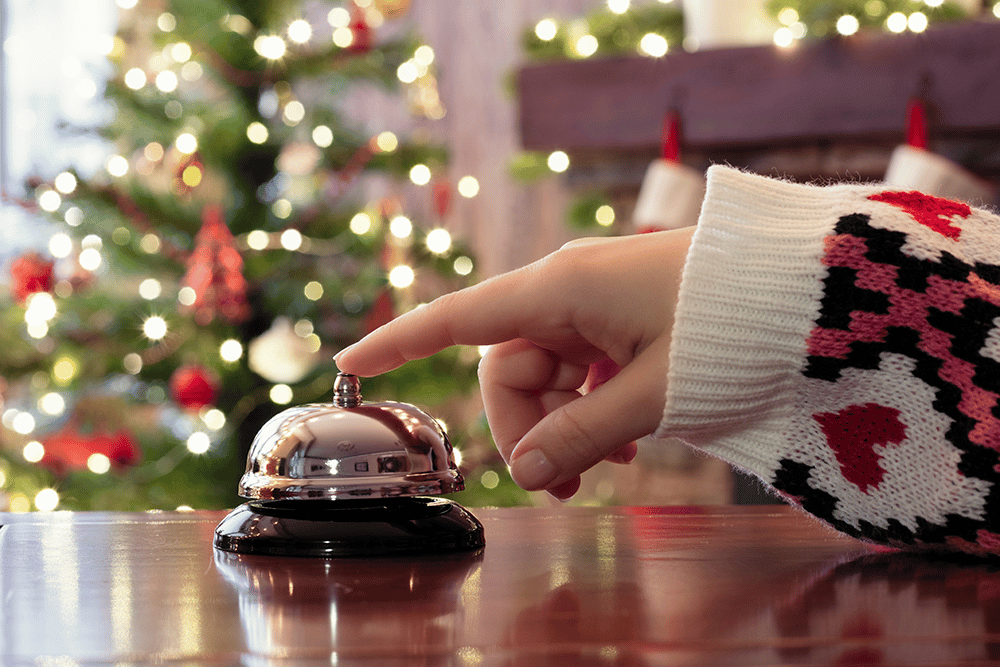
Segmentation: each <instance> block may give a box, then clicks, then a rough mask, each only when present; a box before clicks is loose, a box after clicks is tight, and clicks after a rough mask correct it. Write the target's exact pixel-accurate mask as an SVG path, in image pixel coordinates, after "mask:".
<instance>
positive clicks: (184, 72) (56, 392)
mask: <svg viewBox="0 0 1000 667" xmlns="http://www.w3.org/2000/svg"><path fill="white" fill-rule="evenodd" d="M116 3H117V5H118V6H119V7H120V8H121V9H123V10H129V9H133V8H135V7H136V6H137V4H138V0H116ZM352 7H353V8H355V9H360V10H362V11H363V12H364V19H365V21H366V23H367V24H368V26H370V27H372V28H377V27H378V26H379V25H381V22H382V20H383V17H382V16H381V14H380V13H379V12H378V10H377V9H376V8H375V7H374V6H373V5H372V3H371V1H370V0H353V3H352ZM326 18H327V21H328V23H329V26H330V30H331V31H332V32H331V36H330V39H331V40H332V42H333V43H334V44H335V45H336V46H338V47H340V48H343V49H347V48H349V47H350V46H351V44H352V40H353V39H354V38H355V33H354V31H352V30H351V28H350V23H351V21H352V14H351V12H350V11H348V9H346V8H345V7H335V8H333V9H331V10H330V12H329V14H328V15H327V17H326ZM224 22H225V26H226V27H228V29H230V30H233V31H234V32H238V33H241V34H249V33H250V32H251V31H252V29H253V27H252V26H251V25H250V23H249V21H247V20H246V19H245V18H243V17H241V16H237V15H229V16H227V17H225V19H224ZM155 23H156V26H157V29H159V30H160V31H162V32H164V33H170V32H172V31H173V30H174V29H175V27H176V24H177V21H176V17H174V16H173V15H171V14H170V13H169V12H163V13H161V14H160V15H159V16H158V17H157V18H156V21H155ZM317 32H318V31H316V30H314V29H313V26H312V25H311V24H310V23H309V22H308V21H306V20H304V19H296V20H293V21H291V22H290V23H289V24H288V25H287V26H286V28H285V30H284V31H283V33H281V34H261V35H257V36H256V37H255V38H254V40H253V48H254V50H255V51H256V53H258V54H259V55H260V56H262V57H263V58H266V59H268V60H272V61H276V60H280V59H282V58H283V57H285V55H286V53H287V52H288V50H289V48H290V46H291V45H305V44H307V43H309V42H310V40H313V39H316V38H317V37H316V35H317ZM125 49H126V45H125V43H124V42H123V40H122V39H121V38H120V37H118V36H114V37H108V38H106V39H101V40H99V41H98V50H99V51H100V53H101V54H102V55H104V56H106V57H109V58H111V57H115V58H121V57H122V56H123V54H124V52H125ZM434 59H435V54H434V51H433V49H432V48H431V47H430V46H428V45H421V46H419V47H418V48H416V50H415V51H414V53H413V57H412V58H410V59H409V60H406V61H405V62H403V63H402V64H401V65H400V66H399V67H398V69H397V71H396V77H397V78H398V79H399V81H400V82H401V83H402V84H404V87H405V88H406V90H407V96H408V98H409V100H410V102H411V107H412V108H414V109H416V111H417V112H418V113H420V114H422V115H423V116H424V117H426V118H428V119H431V120H437V119H440V118H443V117H444V116H445V108H444V106H443V105H442V103H441V100H440V98H439V97H438V94H437V84H436V79H435V76H434V74H433V69H432V67H431V66H432V64H433V62H434ZM204 73H205V66H203V65H202V64H201V63H199V62H198V60H197V54H196V53H195V50H194V49H193V48H192V46H191V45H190V44H188V43H186V42H183V41H176V42H172V43H169V44H167V46H165V47H163V48H162V49H159V50H157V51H155V52H154V53H153V54H152V56H151V57H150V58H149V60H148V62H147V63H145V64H144V65H143V66H138V65H137V66H133V67H130V68H128V69H127V70H126V71H125V72H124V73H123V76H122V82H123V83H124V85H125V86H126V87H127V88H128V89H130V90H132V91H136V92H138V91H141V90H142V89H143V88H145V87H147V86H153V87H155V89H157V90H158V91H160V92H162V93H173V92H175V91H177V89H178V88H179V87H180V86H182V85H184V84H185V83H194V82H197V81H199V80H200V79H201V78H202V77H203V76H204ZM285 85H286V86H287V84H285ZM281 88H282V82H278V83H277V84H276V85H275V91H276V92H274V93H273V94H272V95H273V97H274V99H270V98H269V97H268V94H265V95H264V96H263V97H262V99H261V101H260V108H261V110H262V111H263V112H265V113H263V114H262V115H265V116H270V117H273V116H277V117H278V119H280V121H281V122H282V123H283V124H285V125H286V126H289V127H294V126H296V125H298V124H299V123H302V122H304V121H305V120H306V118H307V110H306V107H305V104H304V103H303V102H302V101H300V100H297V99H290V89H285V90H282V89H281ZM96 90H97V89H96V86H95V87H94V88H93V90H91V89H90V88H87V89H85V90H83V91H82V92H81V93H80V94H81V95H86V96H87V97H90V98H92V97H94V96H95V95H96ZM279 97H280V98H281V101H280V105H279V101H278V98H279ZM279 107H280V109H279ZM269 110H270V111H271V113H266V112H267V111H269ZM164 113H165V115H166V116H167V117H168V118H170V119H172V120H177V119H181V118H183V117H184V109H183V106H182V104H181V103H180V102H179V101H178V100H176V99H171V100H169V101H167V102H166V103H165V107H164ZM198 134H199V132H198V127H197V123H192V124H190V125H189V126H188V127H185V128H184V129H183V130H182V131H181V132H179V133H178V134H177V135H176V137H175V138H174V140H173V142H172V144H170V145H164V144H161V143H160V142H157V141H151V142H149V143H148V144H146V145H145V146H144V147H143V148H142V149H141V151H138V152H137V154H135V155H132V156H131V157H129V156H127V155H123V154H117V153H116V154H112V155H109V156H108V158H107V160H106V161H105V163H104V165H103V172H104V174H105V175H99V177H100V178H110V180H111V183H112V184H114V182H115V181H116V180H122V179H127V178H130V177H132V175H133V173H134V174H135V175H137V176H140V177H147V176H150V175H151V174H153V173H154V171H155V170H156V168H157V167H158V166H159V165H162V164H163V163H164V161H165V160H167V159H168V158H169V157H170V156H171V155H173V156H174V159H175V160H188V161H189V162H188V164H187V165H186V166H184V167H183V169H182V170H181V171H180V173H179V179H178V180H179V182H180V184H181V185H182V186H183V187H186V188H195V187H197V186H199V185H200V184H202V182H203V180H204V179H205V178H206V173H205V168H204V166H203V165H202V164H200V163H199V162H198V161H197V160H196V159H194V158H195V156H196V155H197V151H198V149H199V139H198ZM269 134H270V131H269V129H268V127H267V126H266V125H264V124H263V123H261V122H259V121H253V122H250V123H249V124H248V125H247V127H246V136H247V139H248V140H249V141H251V142H252V143H255V144H264V143H265V142H267V141H268V139H269ZM308 136H309V137H310V139H311V141H312V143H313V144H314V146H315V147H316V148H318V149H323V148H327V147H330V146H331V145H332V144H333V142H334V139H335V136H334V129H333V128H331V127H330V126H328V125H325V124H316V125H315V126H314V127H312V128H311V129H310V131H309V132H308ZM399 145H400V141H399V138H398V137H397V135H396V134H395V133H393V132H391V131H388V130H386V131H381V132H378V133H376V134H375V135H374V136H373V137H371V139H370V141H369V142H367V144H366V145H365V146H364V147H363V150H367V151H369V152H370V154H371V155H377V154H379V153H383V154H387V153H392V152H394V151H396V150H397V148H398V147H399ZM279 170H280V165H279ZM408 176H409V181H410V182H412V183H413V184H414V185H415V186H418V187H420V186H429V185H431V184H432V183H433V181H434V180H435V173H434V169H433V168H432V167H431V165H428V164H416V165H414V166H412V168H411V169H410V170H409V174H408ZM79 185H80V183H79V182H78V179H77V176H76V175H74V174H73V173H72V172H70V171H64V172H62V173H59V174H58V175H57V176H56V177H55V178H54V179H52V180H51V182H47V183H43V184H41V185H39V186H37V187H36V188H35V191H34V193H33V195H34V197H33V198H34V204H35V205H37V207H38V208H39V209H41V210H42V211H45V212H46V213H49V214H51V215H53V216H56V217H61V218H62V220H63V221H64V222H65V223H66V224H67V225H68V226H70V227H74V228H75V227H79V226H80V225H81V224H82V223H83V222H84V217H85V214H84V211H83V209H81V207H80V206H77V205H75V204H73V203H72V197H73V195H74V193H76V192H77V190H78V187H79ZM454 187H455V191H456V192H457V193H458V194H459V195H460V196H461V197H463V198H466V199H471V198H474V197H476V196H477V195H478V194H479V190H480V184H479V181H478V179H477V178H476V177H475V176H473V175H471V174H467V175H463V176H461V177H460V178H458V179H457V181H456V182H455V186H454ZM270 210H271V213H272V214H273V215H274V217H275V218H277V219H279V220H288V219H292V218H293V212H294V210H293V204H292V202H291V201H290V200H289V199H288V198H284V197H278V198H276V199H275V200H274V201H273V202H272V203H271V204H270ZM383 218H386V219H385V220H383ZM383 224H385V225H386V227H387V230H388V235H389V237H391V239H392V240H394V241H395V242H396V243H397V244H399V245H400V246H409V245H411V244H412V243H415V242H421V243H423V245H424V246H425V247H426V249H427V251H428V252H430V253H431V254H432V255H434V256H437V257H446V258H448V259H450V260H451V267H452V269H453V271H454V273H455V274H456V275H458V276H463V277H464V276H468V275H470V274H471V273H472V271H473V269H474V263H473V260H472V258H470V257H468V256H466V255H464V254H457V253H456V254H454V256H452V250H453V248H454V244H453V239H452V237H451V234H450V233H449V232H448V230H447V229H445V228H444V227H443V226H438V227H434V228H433V229H430V230H429V231H427V232H426V233H425V234H423V236H422V237H421V238H418V234H421V233H422V232H420V230H418V229H417V228H416V226H415V225H414V224H413V222H412V221H411V220H410V218H408V217H407V216H406V215H403V214H402V213H398V212H397V213H392V214H385V212H384V211H383V210H381V208H380V203H379V202H373V203H371V204H369V205H368V206H366V207H365V208H363V209H362V210H359V211H358V212H357V213H356V214H355V215H354V216H353V217H352V218H351V220H350V224H349V229H350V232H351V233H352V234H355V235H357V236H366V235H374V234H378V233H381V227H382V225H383ZM107 240H110V241H111V242H112V243H115V244H118V245H126V244H128V243H131V242H132V241H133V232H132V231H131V230H129V229H128V228H126V227H124V226H123V227H120V228H117V229H115V230H114V231H112V232H111V234H110V239H107ZM107 240H106V239H103V238H101V236H99V235H97V234H87V235H85V236H83V238H82V239H80V240H78V241H77V240H75V239H74V237H73V236H72V235H71V234H69V233H67V232H66V231H62V230H57V231H55V232H54V233H53V234H52V235H51V237H50V238H49V241H48V244H47V249H48V252H49V254H50V255H51V256H52V257H53V258H54V259H55V260H56V261H59V260H67V261H71V262H75V265H76V266H78V267H79V268H80V269H82V270H83V271H86V272H89V273H101V272H103V271H105V270H107V269H108V268H109V267H108V261H109V260H108V254H107V253H106V252H105V248H104V245H105V243H106V242H107ZM235 243H236V247H237V248H238V249H239V250H240V251H241V252H268V251H286V252H296V253H308V254H313V255H335V254H338V253H340V252H342V251H343V250H344V245H345V244H344V242H343V241H341V242H337V241H336V240H331V239H328V238H314V237H311V236H309V235H307V234H304V233H303V232H302V231H300V230H299V229H296V228H295V227H294V226H292V225H291V224H289V226H287V227H286V228H285V229H277V230H273V229H272V230H265V229H256V230H253V231H250V232H248V233H245V234H241V235H238V236H237V237H236V238H235ZM170 244H171V241H170V240H169V239H167V238H164V237H162V236H161V235H160V234H158V233H157V232H156V231H155V230H153V229H150V230H149V231H146V232H144V233H143V230H141V229H140V237H139V238H138V239H137V245H138V247H139V249H140V250H142V251H143V252H145V253H148V254H150V255H153V254H157V253H163V252H166V251H167V250H169V249H170ZM416 276H417V274H416V272H415V271H414V268H413V267H412V266H410V265H409V264H407V263H405V262H400V263H398V264H396V265H395V266H391V267H388V268H387V279H388V283H389V284H390V285H391V286H392V287H393V288H396V289H398V290H405V289H406V288H408V287H410V286H411V285H413V283H414V281H415V280H416ZM74 289H75V288H74V286H73V284H72V282H71V281H70V280H68V279H63V280H58V281H57V282H56V283H55V284H54V285H53V288H52V291H51V293H50V292H44V291H42V292H36V293H34V294H31V295H30V296H29V297H28V298H27V299H26V300H25V303H24V323H25V330H26V333H27V335H28V336H29V337H30V338H32V339H34V340H36V341H37V342H38V344H39V345H41V346H44V345H45V343H46V338H47V336H49V334H50V331H51V329H52V327H53V325H54V323H55V321H56V320H57V318H58V317H59V304H58V299H60V298H65V297H68V296H70V295H71V294H72V293H73V291H74ZM135 289H136V290H137V291H138V295H139V296H140V297H141V298H142V299H143V300H145V301H148V302H153V301H156V300H157V299H160V298H161V296H162V295H163V294H164V293H165V291H166V290H168V289H169V287H168V286H166V285H164V284H163V283H162V282H161V280H159V279H158V278H156V277H152V276H149V277H145V278H140V279H139V280H138V281H137V285H136V286H135ZM302 293H303V295H304V296H305V298H306V299H308V300H310V301H318V300H320V299H322V298H323V296H324V288H323V286H322V284H320V283H319V282H317V281H310V282H307V283H306V284H305V285H303V287H302ZM195 297H196V295H195V292H194V290H193V289H191V288H190V287H180V286H178V289H177V302H178V303H179V304H180V305H181V306H191V305H192V304H193V303H194V301H195ZM293 330H294V332H295V334H296V335H297V336H298V337H299V338H301V339H302V341H303V342H304V343H305V344H306V346H307V349H308V350H309V351H311V352H318V351H319V349H320V347H321V341H320V338H319V336H318V335H317V334H316V333H315V331H314V327H313V326H312V323H311V322H310V321H309V320H308V319H302V320H299V321H298V322H295V323H294V327H293ZM141 333H142V335H143V336H144V337H145V339H146V340H148V341H149V342H150V343H151V344H155V343H160V344H162V343H164V342H165V341H167V340H168V339H169V338H170V336H171V324H170V319H169V316H168V315H167V314H165V313H158V312H153V311H149V312H148V314H146V315H145V317H143V318H142V322H141ZM251 347H252V344H251ZM218 354H219V357H220V358H221V360H222V361H223V362H226V363H230V364H231V363H236V362H238V361H239V360H240V359H242V358H243V357H244V356H245V355H246V354H247V350H246V349H245V346H244V344H243V343H242V342H241V341H239V340H236V339H235V338H232V339H227V340H225V341H223V342H222V343H221V344H220V346H219V349H218ZM146 363H148V359H147V358H146V357H144V354H143V353H140V352H131V353H128V354H126V355H125V356H124V358H123V359H122V367H123V369H124V370H125V371H126V372H127V373H128V374H129V375H132V376H136V375H138V374H139V373H140V371H141V370H142V368H143V366H144V365H145V364H146ZM81 372H82V364H81V362H80V360H78V359H76V358H75V357H74V356H73V355H71V354H58V355H56V357H55V358H54V359H53V361H52V363H51V372H50V374H49V375H50V377H49V378H48V379H47V380H46V384H48V385H49V386H52V390H50V391H45V393H43V394H42V395H41V396H40V397H39V398H38V400H37V405H34V406H29V407H25V406H20V407H8V408H7V409H5V410H4V411H3V414H2V417H0V423H2V425H3V426H4V427H5V428H7V429H8V430H10V431H12V432H14V433H16V434H18V435H19V436H22V437H23V438H25V439H26V444H24V446H23V448H22V450H21V455H22V457H23V458H24V460H25V461H27V462H29V463H37V462H39V461H41V460H42V459H43V458H44V456H45V447H44V445H43V444H42V442H41V441H40V440H39V439H36V438H37V436H35V434H36V432H37V431H38V430H39V428H40V426H41V422H42V421H44V420H45V418H58V417H59V416H60V415H63V414H64V413H65V412H66V410H67V409H68V408H69V406H68V405H67V399H66V397H64V392H65V390H66V389H67V388H68V387H69V386H70V385H71V384H72V383H73V382H74V380H75V379H76V378H77V377H78V376H79V374H80V373H81ZM53 385H54V386H53ZM157 393H158V394H159V396H157ZM147 398H148V399H150V401H151V402H156V400H157V398H158V399H159V400H160V401H163V400H166V398H167V397H166V393H165V391H164V390H163V389H162V388H161V387H158V386H156V387H151V388H150V389H149V390H148V392H147ZM268 398H269V399H270V400H271V401H273V402H274V403H276V404H279V405H280V404H287V403H290V402H291V401H292V400H293V391H292V389H291V387H290V386H289V385H288V384H286V383H282V382H277V383H274V384H273V386H271V387H270V390H269V392H268ZM196 419H197V422H199V425H197V426H193V427H191V428H190V429H189V430H190V433H189V434H188V435H187V438H186V449H187V450H188V451H189V452H190V453H192V454H195V455H199V454H204V453H206V452H208V451H209V449H210V447H211V443H212V441H213V436H212V435H211V433H213V432H221V431H222V430H223V429H224V428H225V427H226V424H227V415H225V414H224V413H223V412H222V411H221V410H219V409H218V408H215V407H210V406H207V407H206V408H204V409H202V410H200V411H199V412H198V414H197V417H196ZM86 465H87V468H88V470H90V471H91V472H92V473H95V474H104V473H107V472H108V471H109V470H111V468H112V464H111V461H110V459H109V458H108V456H107V455H105V454H103V453H94V454H92V455H90V457H89V458H88V460H87V462H86ZM5 483H6V479H5V475H4V473H3V471H2V470H0V488H2V487H3V486H4V484H5ZM7 501H8V509H9V510H10V511H28V510H30V509H31V507H32V505H33V506H34V508H35V509H37V510H39V511H50V510H53V509H56V508H57V507H58V505H59V501H60V497H59V492H58V491H57V490H56V489H54V488H49V487H47V488H43V489H40V490H38V492H37V493H36V494H35V496H34V498H29V497H27V496H25V495H24V494H18V493H12V494H9V496H8V498H7Z"/></svg>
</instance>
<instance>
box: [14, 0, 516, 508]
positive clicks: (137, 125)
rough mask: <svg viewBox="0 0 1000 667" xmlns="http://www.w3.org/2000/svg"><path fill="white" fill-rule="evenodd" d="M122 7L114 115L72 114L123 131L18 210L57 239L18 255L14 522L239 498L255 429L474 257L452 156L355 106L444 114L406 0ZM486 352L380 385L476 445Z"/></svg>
mask: <svg viewBox="0 0 1000 667" xmlns="http://www.w3.org/2000/svg"><path fill="white" fill-rule="evenodd" d="M118 4H119V6H120V7H122V14H121V23H120V28H119V30H118V34H117V35H116V37H115V38H114V40H113V42H112V43H109V44H108V49H107V50H108V57H109V59H110V60H111V62H112V63H113V66H114V71H115V74H114V76H113V77H112V78H111V79H110V80H109V81H108V82H107V85H106V91H105V97H106V99H107V101H108V102H109V103H110V105H111V107H112V109H113V116H112V119H111V121H110V122H109V123H108V124H107V125H106V126H104V127H100V128H72V131H75V132H80V131H93V132H98V133H100V134H101V136H103V137H104V138H105V139H106V140H107V142H108V145H109V146H110V155H109V159H108V160H107V163H106V169H104V170H102V171H101V172H100V173H96V174H82V173H79V172H78V171H75V170H74V168H73V166H72V165H67V169H66V171H64V172H62V173H60V174H58V175H56V176H54V177H50V178H46V177H44V176H41V175H40V176H39V177H38V178H36V179H34V180H33V181H32V182H31V183H28V184H27V187H26V189H25V195H24V201H23V205H24V206H27V207H32V208H36V209H37V210H38V211H39V212H40V213H42V214H45V215H48V216H50V217H51V218H52V219H53V224H54V232H53V236H52V239H51V241H50V242H49V244H48V253H27V254H25V255H23V256H21V257H19V258H18V259H17V260H16V261H14V262H13V263H12V264H11V265H10V266H9V275H10V290H9V295H5V296H4V298H6V299H7V300H8V302H9V303H8V307H6V308H5V309H4V314H3V321H2V324H0V345H2V346H3V348H4V350H5V354H3V355H0V378H2V379H3V380H2V386H0V391H2V394H0V395H2V398H3V428H2V429H0V437H2V441H0V445H2V447H0V474H2V477H3V479H2V480H0V481H2V488H3V491H4V495H3V502H2V505H3V506H4V508H6V509H10V510H14V511H20V510H28V509H33V508H37V509H52V508H54V507H59V508H60V509H129V510H137V509H175V508H177V507H182V506H189V507H194V508H221V507H227V506H231V505H233V504H234V503H236V502H238V498H237V497H236V482H237V480H238V478H239V475H240V474H241V473H242V470H243V466H244V463H245V460H246V459H245V457H246V451H247V448H248V447H249V444H250V442H251V441H252V438H253V435H254V434H255V433H256V431H257V429H258V428H259V427H260V425H261V424H262V423H263V422H264V421H265V420H266V419H268V418H269V417H271V416H273V415H274V414H276V413H277V412H279V411H280V410H282V409H284V407H286V406H287V405H288V404H293V403H294V404H298V403H308V402H322V401H328V400H329V392H330V389H331V387H332V384H333V380H334V376H335V374H336V368H335V367H334V365H333V363H332V361H331V357H332V354H333V353H335V352H336V350H338V349H340V348H341V347H343V346H345V345H346V344H349V343H350V342H353V341H354V340H357V339H358V338H359V337H360V336H362V335H363V334H364V333H366V332H367V331H369V330H371V329H372V328H374V327H376V326H378V325H380V324H382V323H384V322H386V321H388V320H389V319H390V318H392V317H393V316H394V315H395V314H397V313H399V312H401V311H403V310H406V309H408V308H412V307H415V306H417V305H418V304H419V303H422V302H425V301H427V300H430V299H431V298H433V297H435V296H437V295H439V294H441V293H444V292H446V291H449V290H452V289H455V288H458V287H461V286H463V285H465V284H467V283H468V282H469V281H470V280H471V274H472V271H473V262H472V259H471V258H470V257H469V256H468V254H467V253H466V252H465V251H464V250H463V249H462V248H461V247H459V246H458V245H457V243H456V242H455V241H454V240H453V239H451V237H450V235H449V234H448V232H447V217H448V213H449V210H450V208H451V206H452V201H451V199H452V197H451V193H452V184H451V183H449V182H448V181H447V180H446V176H445V173H446V171H445V169H444V167H445V164H446V152H445V150H444V149H443V148H441V147H439V146H431V145H425V144H421V143H419V142H408V141H407V140H406V138H405V137H398V136H396V135H395V134H393V133H392V132H389V131H385V130H379V129H377V128H376V130H374V131H373V130H372V127H374V126H377V123H358V122H357V121H352V120H351V119H350V117H349V116H348V115H347V114H345V113H344V109H343V101H344V100H345V99H346V98H347V96H349V95H350V91H351V90H352V87H353V86H356V85H379V86H385V87H387V88H389V89H392V90H396V91H397V93H398V94H399V96H400V99H401V101H402V102H403V103H406V104H408V105H409V106H410V107H411V109H412V111H413V113H420V114H423V115H425V116H427V117H428V118H431V119H433V118H435V117H440V115H441V114H442V113H443V109H442V107H441V103H440V100H439V99H438V98H437V95H436V89H435V80H434V72H433V51H432V50H431V49H430V48H429V47H428V46H426V45H422V44H421V43H420V42H419V41H418V40H417V39H416V38H415V37H413V36H411V35H409V34H407V32H406V31H405V30H399V29H397V30H394V31H393V30H389V29H388V28H389V26H388V25H387V24H388V23H389V22H391V21H394V20H400V19H402V20H403V22H404V23H405V13H406V8H407V5H408V3H406V2H399V0H383V1H382V2H379V1H378V0H368V1H363V0H357V2H355V3H351V2H345V3H330V4H328V5H324V4H323V3H301V4H300V3H298V2H291V1H289V0H270V1H258V0H226V1H223V0H170V1H164V0H139V2H136V0H119V1H118ZM373 179H374V180H373ZM372 182H374V183H375V184H376V186H375V187H373V186H371V183H372ZM373 190H375V191H377V192H379V194H378V195H377V196H371V194H370V193H371V192H372V191H373ZM404 193H405V194H404ZM414 202H416V203H414ZM477 361H478V355H477V353H476V350H474V349H468V348H458V349H453V350H450V351H447V352H445V353H442V354H439V355H436V356H435V357H432V358H431V359H429V360H425V361H421V362H414V363H411V364H408V365H407V366H406V367H405V368H404V369H401V370H400V371H398V372H396V373H392V374H388V375H386V376H383V377H380V378H373V379H371V380H368V381H366V382H365V388H364V390H365V395H366V397H372V398H391V399H394V400H403V401H410V402H413V403H416V404H419V405H421V406H422V407H428V408H429V409H431V411H432V412H434V406H437V407H438V409H439V410H442V409H443V412H435V414H436V416H440V417H442V418H443V420H444V421H446V422H448V428H449V433H450V435H451V436H452V439H453V441H454V442H455V444H456V446H457V447H458V449H459V450H460V451H461V449H462V445H463V439H465V440H467V441H468V442H469V443H476V442H482V441H485V439H486V437H487V436H486V435H485V429H484V426H483V424H482V422H481V419H480V418H479V417H478V412H477V411H476V410H469V409H462V408H461V407H458V408H455V407H454V404H455V403H459V404H460V405H464V404H461V403H460V402H456V401H447V402H446V401H445V399H449V398H452V397H455V396H462V395H467V394H468V392H469V391H470V390H471V389H472V388H473V387H474V383H475V371H474V368H475V363H476V362H477ZM442 404H445V405H444V407H443V408H442ZM449 406H451V407H452V412H449V411H448V409H447V408H448V407H449ZM453 420H454V422H453ZM483 449H484V450H485V448H483ZM484 457H486V458H484V459H483V460H484V461H486V462H487V463H489V461H488V460H487V459H488V456H486V455H484ZM468 458H469V457H467V459H468ZM472 458H474V457H472ZM467 463H468V460H467ZM487 486H489V487H496V486H497V483H495V482H493V481H492V477H490V481H489V483H488V484H487ZM467 502H468V500H467ZM500 502H504V500H503V499H501V501H500Z"/></svg>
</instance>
